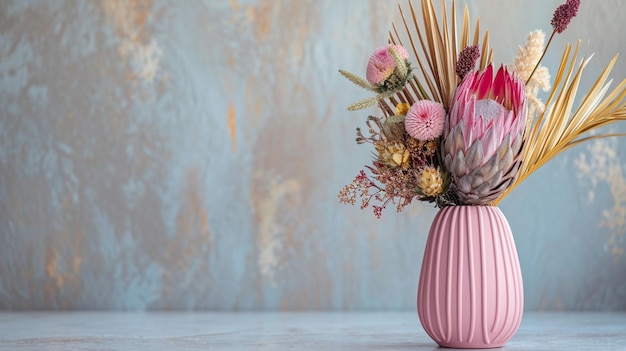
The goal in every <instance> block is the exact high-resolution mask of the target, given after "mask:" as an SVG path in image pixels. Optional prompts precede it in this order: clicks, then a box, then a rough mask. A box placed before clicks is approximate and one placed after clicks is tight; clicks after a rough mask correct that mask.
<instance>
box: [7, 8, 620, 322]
mask: <svg viewBox="0 0 626 351" xmlns="http://www.w3.org/2000/svg"><path fill="white" fill-rule="evenodd" d="M559 2H560V1H542V0H533V1H532V3H531V2H529V1H518V2H512V1H507V2H500V1H497V0H481V1H474V2H471V3H470V4H469V5H470V11H471V12H472V13H473V14H480V16H481V23H482V26H483V28H487V29H489V30H490V33H491V40H492V45H493V46H494V47H495V48H496V60H497V61H503V62H511V61H512V60H513V58H514V55H515V53H516V49H517V45H519V44H521V43H523V41H524V40H525V37H526V34H527V33H528V32H529V31H530V30H533V29H535V28H543V29H544V30H546V31H547V30H549V29H550V28H549V21H550V18H551V16H552V11H553V10H554V8H555V7H556V6H557V5H558V4H559ZM625 17H626V10H625V9H624V6H621V3H620V2H619V1H617V0H614V1H602V2H597V3H593V4H592V2H590V1H587V2H585V1H583V4H582V5H581V10H580V15H579V17H578V18H576V19H574V21H573V23H572V25H571V26H570V28H569V29H568V31H567V32H566V33H564V34H563V35H562V36H559V37H558V38H557V39H556V41H555V42H554V43H553V45H554V46H553V50H552V51H551V54H550V55H549V56H548V57H547V58H546V64H548V65H549V67H551V68H552V69H553V70H554V69H555V67H556V64H557V59H558V53H559V52H560V50H561V48H562V47H563V44H564V42H565V41H566V40H569V41H574V40H577V39H578V38H581V39H583V40H587V39H589V38H591V40H592V41H591V43H590V44H589V45H588V47H589V51H590V52H594V51H595V52H596V53H597V55H596V57H595V58H594V60H593V61H592V63H591V66H590V69H589V70H588V72H589V75H588V77H587V80H586V81H585V82H586V83H585V84H587V85H588V84H589V83H591V82H592V81H593V78H594V76H595V75H596V74H598V73H599V72H600V69H601V68H602V67H603V65H604V64H606V63H607V62H608V61H609V59H610V58H611V56H612V55H613V54H614V53H615V52H619V51H622V52H626V50H625V49H626V43H625V42H624V40H623V32H624V28H621V27H623V25H622V21H621V19H622V18H625ZM398 19H399V17H398V11H397V7H396V6H395V3H392V2H383V1H376V0H370V1H357V0H354V1H335V0H322V1H320V0H316V1H312V0H306V1H304V0H302V1H270V0H259V1H255V0H250V1H243V0H239V1H238V0H231V1H210V0H207V1H177V2H174V1H151V0H134V1H124V0H107V1H60V0H54V1H26V0H14V1H10V0H2V1H0V309H81V308H82V309H207V308H209V309H225V310H233V309H234V310H243V309H317V308H331V309H414V306H415V292H416V287H417V280H418V275H419V267H420V263H421V258H422V253H423V249H424V244H425V239H426V234H427V231H428V228H429V224H430V221H431V220H432V218H433V216H434V214H435V209H434V208H431V207H430V206H428V205H426V204H421V205H419V204H418V205H413V206H412V207H410V208H408V209H407V210H406V211H405V212H404V213H402V214H399V215H398V214H395V213H394V212H393V211H388V212H386V213H385V215H384V217H383V219H382V220H376V219H375V218H374V217H373V215H371V213H370V212H362V211H360V210H359V209H358V208H357V207H355V208H352V207H347V206H343V205H340V204H338V201H337V192H338V190H339V189H340V188H341V187H342V186H343V185H344V184H346V183H348V182H350V181H351V180H352V178H353V177H354V175H356V173H357V172H358V170H359V169H361V168H362V167H363V165H364V164H365V163H367V162H368V161H369V157H370V156H369V152H370V150H369V149H367V147H366V146H358V145H356V144H355V143H354V128H356V127H357V126H362V124H363V120H364V117H365V113H362V114H359V113H348V112H346V111H345V106H347V105H348V104H349V103H351V102H354V101H356V100H358V99H360V98H363V97H365V94H366V93H365V92H364V91H361V90H359V89H358V88H356V87H354V86H352V85H351V84H350V83H348V82H347V81H345V80H344V79H343V78H342V77H341V76H340V75H339V74H338V73H337V69H338V68H344V69H348V70H350V71H354V72H360V70H361V68H362V69H363V70H364V68H365V64H366V62H367V57H368V55H369V54H370V52H371V50H372V49H373V48H375V47H377V46H380V45H381V44H382V43H384V42H385V41H386V38H387V35H386V32H387V30H388V29H389V28H390V25H391V22H392V21H393V20H396V21H397V20H398ZM625 72H626V65H625V64H624V59H622V60H620V61H619V64H618V67H617V68H616V70H615V76H616V79H621V78H623V77H626V73H625ZM611 130H614V131H620V130H619V127H615V128H612V129H611ZM622 131H623V128H622ZM625 154H626V139H621V140H617V139H615V140H608V139H607V140H603V141H598V142H592V143H589V144H587V145H585V146H581V147H578V148H576V149H573V150H571V151H569V152H567V153H566V154H564V155H563V156H561V157H559V158H558V159H556V160H554V161H553V162H552V163H550V164H549V165H548V166H547V167H545V168H543V169H541V170H540V171H539V172H537V173H536V174H535V175H534V176H532V177H530V178H529V179H528V180H527V181H526V182H525V183H524V184H523V185H522V186H521V187H519V188H517V189H516V190H515V191H514V192H513V193H512V194H511V195H510V196H509V197H508V198H507V199H506V200H505V201H504V202H503V204H502V206H501V207H502V209H503V211H504V212H505V214H506V215H507V217H508V218H509V221H510V223H511V226H512V228H513V232H514V234H515V238H516V241H517V245H518V252H519V256H520V260H521V263H522V270H523V275H524V279H525V293H526V308H527V309H625V308H626V256H624V247H625V245H626V244H625V242H624V238H625V235H624V233H625V232H626V182H625V178H624V171H625V170H626V167H625V165H624V162H623V159H624V155H625Z"/></svg>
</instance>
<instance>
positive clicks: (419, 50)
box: [380, 0, 493, 114]
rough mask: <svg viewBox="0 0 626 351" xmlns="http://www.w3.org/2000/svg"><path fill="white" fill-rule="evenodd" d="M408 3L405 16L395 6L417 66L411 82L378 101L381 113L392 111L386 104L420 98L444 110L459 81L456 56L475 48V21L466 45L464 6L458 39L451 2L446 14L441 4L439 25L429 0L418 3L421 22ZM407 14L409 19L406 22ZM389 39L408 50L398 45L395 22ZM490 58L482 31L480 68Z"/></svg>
mask: <svg viewBox="0 0 626 351" xmlns="http://www.w3.org/2000/svg"><path fill="white" fill-rule="evenodd" d="M408 4H409V5H408V6H409V10H408V13H406V12H405V11H404V10H403V9H402V6H400V5H398V8H399V10H400V15H401V17H402V24H403V27H404V30H405V32H404V34H405V38H406V39H407V40H408V41H409V43H410V46H411V48H412V50H413V54H414V57H415V61H416V62H417V67H416V68H415V69H414V74H413V79H412V80H411V81H410V82H409V84H408V85H407V86H406V87H405V88H404V89H403V90H402V91H400V92H398V93H397V94H396V96H395V98H391V99H388V100H387V101H381V104H380V107H381V108H382V110H383V112H385V114H388V113H391V111H393V108H391V107H390V106H389V104H391V105H392V106H393V105H395V104H396V103H397V102H398V101H401V102H408V103H413V102H415V101H417V100H422V99H428V100H433V101H437V102H440V103H442V104H443V105H444V106H445V107H446V109H447V108H448V107H449V104H450V101H451V99H452V96H453V94H454V91H455V89H456V87H457V85H458V83H459V80H460V78H459V77H458V76H457V75H456V72H455V65H456V60H457V56H458V53H459V52H460V51H461V50H462V49H463V48H464V47H466V46H469V45H478V44H479V40H480V21H479V20H476V22H475V23H474V33H473V39H472V43H470V36H471V31H470V23H471V20H470V16H469V10H468V9H467V6H465V8H464V11H463V22H462V24H461V33H460V40H459V35H458V32H457V19H456V7H455V4H454V1H453V2H452V9H451V11H450V13H449V14H448V10H447V8H446V2H445V1H444V0H442V1H441V7H442V10H441V12H442V15H441V17H440V20H441V24H440V23H439V20H438V18H437V15H436V13H435V8H434V6H433V2H432V0H422V1H421V19H422V20H421V21H419V20H418V14H417V13H416V10H415V8H414V7H413V4H412V3H411V2H410V1H409V3H408ZM405 13H406V15H405ZM407 15H410V19H409V20H407ZM448 23H449V24H448ZM389 37H390V42H391V43H393V44H400V45H403V46H405V47H408V46H406V45H404V44H403V43H402V39H401V37H402V36H401V35H400V33H399V32H398V27H397V26H396V25H395V23H394V24H393V32H390V33H389ZM492 59H493V52H492V51H491V49H490V47H489V34H488V33H487V32H485V34H484V35H483V40H482V53H481V60H480V68H481V69H483V68H485V67H486V66H487V65H488V64H490V63H491V61H492ZM392 114H393V113H392Z"/></svg>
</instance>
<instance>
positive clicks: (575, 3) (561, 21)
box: [550, 0, 580, 33]
mask: <svg viewBox="0 0 626 351" xmlns="http://www.w3.org/2000/svg"><path fill="white" fill-rule="evenodd" d="M579 6H580V0H567V1H566V2H565V4H563V5H560V6H559V7H557V8H556V10H555V11H554V15H553V16H552V22H550V23H551V24H552V27H553V28H554V30H555V31H557V33H562V32H563V31H564V30H565V29H566V28H567V25H568V24H569V22H570V21H571V20H572V18H574V17H576V14H577V13H578V7H579Z"/></svg>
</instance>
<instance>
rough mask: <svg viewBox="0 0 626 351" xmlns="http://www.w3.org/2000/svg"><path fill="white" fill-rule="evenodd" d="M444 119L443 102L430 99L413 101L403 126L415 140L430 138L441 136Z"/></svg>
mask: <svg viewBox="0 0 626 351" xmlns="http://www.w3.org/2000/svg"><path fill="white" fill-rule="evenodd" d="M445 120H446V109H445V108H444V107H443V104H440V103H438V102H435V101H430V100H419V101H418V102H416V103H414V104H413V105H412V106H411V108H410V109H409V112H407V114H406V117H405V119H404V128H405V129H406V131H407V133H409V135H410V136H412V137H413V138H415V139H417V140H422V141H426V140H432V139H435V138H438V137H440V136H441V133H442V132H443V125H444V123H445Z"/></svg>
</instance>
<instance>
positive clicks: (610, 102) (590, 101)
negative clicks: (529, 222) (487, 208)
mask: <svg viewBox="0 0 626 351" xmlns="http://www.w3.org/2000/svg"><path fill="white" fill-rule="evenodd" d="M580 45H581V42H580V41H579V42H578V44H577V45H576V47H575V50H574V52H573V53H572V47H573V46H572V45H571V44H568V45H567V46H566V47H565V50H564V51H563V55H562V57H561V63H560V65H559V69H558V71H557V74H556V76H555V80H554V87H553V89H552V92H551V93H550V96H549V97H548V100H547V101H546V110H545V111H544V112H543V113H541V114H539V115H538V117H537V119H535V120H534V121H533V122H532V124H531V127H530V130H529V131H527V133H526V138H525V139H526V140H525V142H524V149H523V153H522V164H521V166H520V170H519V172H518V177H517V179H516V180H515V182H514V183H513V184H512V185H511V186H510V187H509V188H508V189H507V190H506V191H505V192H504V193H503V194H502V195H501V196H500V197H499V198H498V200H497V201H496V202H495V204H496V205H497V204H498V203H499V202H500V201H502V199H503V198H504V197H505V196H506V195H507V194H508V193H509V192H510V191H511V190H513V189H514V188H515V187H516V186H517V185H519V184H520V183H521V182H522V181H524V180H525V179H526V178H527V177H528V176H529V175H531V174H532V173H533V172H534V171H536V170H537V169H539V168H540V167H541V166H543V165H545V164H546V163H547V162H548V161H550V160H552V159H553V158H554V157H556V156H557V155H559V154H560V153H561V152H563V151H565V150H567V149H569V148H572V147H574V146H576V145H578V144H581V143H583V142H586V141H589V140H593V139H599V138H606V137H612V136H626V134H594V135H588V134H589V133H591V132H595V131H596V130H597V129H598V128H600V127H604V126H607V125H609V124H611V123H614V122H617V121H626V101H625V100H624V98H626V79H624V80H622V81H621V82H620V83H619V84H618V85H617V86H616V87H615V88H614V89H613V90H612V91H611V92H610V93H609V94H608V95H606V94H607V92H608V91H609V88H610V85H611V83H612V80H608V78H609V75H610V73H611V70H612V69H613V66H614V65H615V62H616V61H617V57H618V55H615V56H614V57H613V59H612V60H611V61H610V62H609V64H608V65H607V66H606V68H605V69H604V71H602V73H601V74H600V76H599V77H598V78H597V79H596V81H595V82H594V84H593V85H592V86H591V88H590V89H589V91H588V92H587V93H586V94H585V95H584V96H583V97H582V99H581V102H580V106H579V107H578V108H577V109H576V110H574V108H573V105H574V102H575V100H576V93H577V92H578V89H579V85H580V81H581V78H582V74H583V71H584V69H585V67H586V66H587V64H588V63H589V61H590V60H591V57H589V58H584V59H580V60H579V58H578V53H579V50H580ZM579 61H580V63H578V64H577V62H579ZM607 80H608V82H607Z"/></svg>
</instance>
